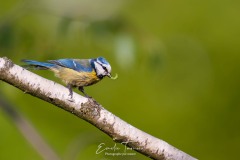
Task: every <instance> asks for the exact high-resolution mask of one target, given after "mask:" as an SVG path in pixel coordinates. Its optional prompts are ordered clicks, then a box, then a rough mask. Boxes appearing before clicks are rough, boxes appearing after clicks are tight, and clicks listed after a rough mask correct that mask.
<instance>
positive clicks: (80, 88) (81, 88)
mask: <svg viewBox="0 0 240 160" xmlns="http://www.w3.org/2000/svg"><path fill="white" fill-rule="evenodd" d="M78 90H79V91H81V92H82V93H83V94H84V95H85V97H87V98H91V97H90V96H88V95H87V94H86V93H85V91H84V88H83V87H78Z"/></svg>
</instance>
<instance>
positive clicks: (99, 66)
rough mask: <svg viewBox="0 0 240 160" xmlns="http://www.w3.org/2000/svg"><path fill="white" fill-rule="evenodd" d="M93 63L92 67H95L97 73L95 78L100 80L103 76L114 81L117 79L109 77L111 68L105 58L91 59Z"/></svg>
mask: <svg viewBox="0 0 240 160" xmlns="http://www.w3.org/2000/svg"><path fill="white" fill-rule="evenodd" d="M93 63H94V67H95V71H96V73H97V76H98V77H99V78H100V79H102V78H103V77H105V76H108V77H109V78H111V79H116V78H117V76H115V77H112V76H111V71H112V68H111V66H110V64H109V63H108V61H107V60H106V59H105V58H103V57H98V58H97V59H93Z"/></svg>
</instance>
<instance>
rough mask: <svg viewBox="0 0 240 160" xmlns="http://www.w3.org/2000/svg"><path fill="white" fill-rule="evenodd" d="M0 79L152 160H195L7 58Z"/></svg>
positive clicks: (0, 62)
mask: <svg viewBox="0 0 240 160" xmlns="http://www.w3.org/2000/svg"><path fill="white" fill-rule="evenodd" d="M0 80H2V81H5V82H7V83H9V84H11V85H13V86H15V87H17V88H19V89H20V90H22V91H23V92H24V93H28V94H31V95H33V96H35V97H38V98H41V99H42V100H44V101H47V102H49V103H52V104H54V105H55V106H58V107H60V108H62V109H64V110H66V111H68V112H70V113H72V114H74V115H76V116H78V117H80V118H82V119H84V120H85V121H87V122H89V123H91V124H93V125H94V126H96V127H97V128H98V129H100V130H101V131H103V132H105V133H106V134H107V135H109V136H110V137H111V138H112V139H113V140H114V141H116V142H119V143H122V144H124V145H127V146H128V147H130V148H132V149H134V150H136V151H137V152H140V153H142V154H144V155H146V156H148V157H150V158H152V159H158V160H195V158H193V157H191V156H190V155H188V154H186V153H184V152H182V151H180V150H178V149H176V148H175V147H173V146H171V145H170V144H168V143H166V142H165V141H163V140H160V139H158V138H156V137H153V136H151V135H149V134H147V133H145V132H143V131H141V130H139V129H137V128H135V127H134V126H132V125H130V124H128V123H126V122H125V121H123V120H121V119H120V118H119V117H117V116H115V115H113V114H112V113H111V112H109V111H107V110H106V109H105V108H103V107H102V105H100V104H99V103H97V102H96V101H95V100H93V99H88V98H85V97H82V96H81V95H78V94H76V93H73V101H69V96H68V93H69V92H68V90H67V88H66V87H64V86H62V85H60V84H57V83H55V82H53V81H50V80H47V79H45V78H43V77H40V76H38V75H36V74H34V73H32V72H30V71H28V70H26V69H24V68H22V67H20V66H18V65H15V64H13V62H12V61H11V60H9V59H8V58H6V57H3V58H0Z"/></svg>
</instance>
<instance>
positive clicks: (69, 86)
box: [67, 84, 73, 98]
mask: <svg viewBox="0 0 240 160" xmlns="http://www.w3.org/2000/svg"><path fill="white" fill-rule="evenodd" d="M67 88H68V90H69V96H70V97H71V98H72V96H73V91H72V86H71V85H70V84H68V85H67Z"/></svg>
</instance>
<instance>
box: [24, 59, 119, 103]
mask: <svg viewBox="0 0 240 160" xmlns="http://www.w3.org/2000/svg"><path fill="white" fill-rule="evenodd" d="M22 61H23V62H25V63H27V64H28V65H27V67H32V68H35V69H47V70H51V71H53V72H54V73H55V75H56V77H58V78H60V79H61V80H62V81H63V82H64V83H66V84H67V88H68V90H69V96H71V98H72V95H73V91H72V88H73V87H78V89H79V90H80V91H81V92H82V93H83V94H84V95H85V96H86V97H89V96H88V95H87V94H86V93H85V92H84V87H86V86H90V85H93V84H95V83H97V82H99V81H100V80H102V79H103V78H104V77H105V76H107V77H109V78H111V79H116V78H117V75H116V76H115V77H112V76H111V66H110V64H109V63H108V61H107V60H106V59H105V58H103V57H98V58H96V59H58V60H49V61H47V62H39V61H34V60H22Z"/></svg>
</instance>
